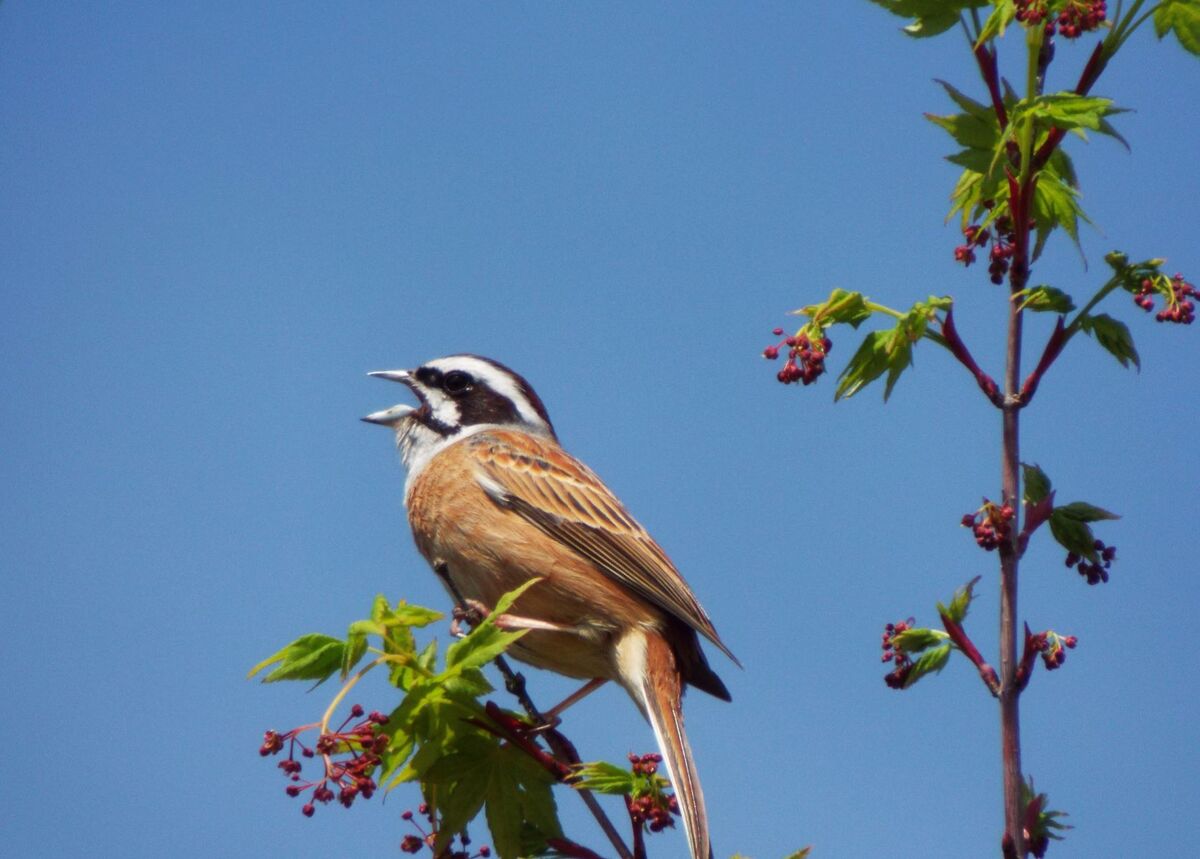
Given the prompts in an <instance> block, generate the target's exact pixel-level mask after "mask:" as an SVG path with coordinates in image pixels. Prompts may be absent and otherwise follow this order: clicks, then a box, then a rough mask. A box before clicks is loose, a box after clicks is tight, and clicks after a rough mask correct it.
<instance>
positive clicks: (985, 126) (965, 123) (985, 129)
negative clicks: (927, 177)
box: [925, 113, 1000, 158]
mask: <svg viewBox="0 0 1200 859" xmlns="http://www.w3.org/2000/svg"><path fill="white" fill-rule="evenodd" d="M925 118H926V119H928V120H929V121H930V122H932V123H933V124H934V125H936V126H938V127H939V128H941V129H943V130H944V131H945V132H946V133H947V134H949V135H950V136H951V137H953V138H954V140H955V142H956V143H958V144H959V145H960V146H965V147H967V149H971V150H982V151H984V152H987V153H988V156H989V158H990V156H991V152H992V149H993V148H994V147H995V145H996V141H997V140H999V138H1000V130H999V126H998V125H997V124H996V122H995V120H994V119H993V120H992V121H991V122H989V121H988V120H987V119H985V118H981V117H978V116H975V115H973V114H970V113H954V114H950V115H948V116H938V115H937V114H933V113H927V114H925Z"/></svg>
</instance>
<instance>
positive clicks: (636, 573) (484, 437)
mask: <svg viewBox="0 0 1200 859" xmlns="http://www.w3.org/2000/svg"><path fill="white" fill-rule="evenodd" d="M467 443H468V444H469V445H470V448H471V454H472V456H473V459H474V462H475V465H476V469H477V475H478V479H479V484H480V486H481V487H482V488H483V489H484V491H485V492H487V494H488V496H489V497H490V498H491V499H492V500H493V501H495V502H496V503H497V504H500V505H501V506H504V507H506V508H508V509H510V510H512V511H513V512H515V513H516V514H517V515H519V516H521V517H522V518H524V519H525V520H527V521H528V522H530V523H531V524H533V525H534V526H536V527H537V528H538V529H540V530H541V531H542V532H543V533H545V534H547V535H548V536H550V537H552V538H554V539H555V540H558V541H559V542H560V543H562V544H564V545H566V546H568V547H569V548H571V549H572V550H573V551H575V552H577V553H578V554H580V555H582V556H583V557H585V558H587V559H588V560H589V561H590V562H591V563H592V564H593V565H595V567H596V568H597V569H598V570H600V572H602V573H603V574H604V575H606V576H608V577H609V578H611V579H612V580H614V581H616V582H617V583H619V584H620V585H622V586H623V587H625V588H628V589H629V590H630V591H632V592H633V593H635V594H637V595H638V596H640V597H642V598H643V599H645V600H647V601H649V602H650V603H652V604H654V605H656V606H658V607H659V608H660V609H662V610H663V611H665V612H667V613H668V614H670V615H672V616H674V617H676V618H677V619H679V620H680V621H682V622H683V623H685V624H686V625H687V626H690V627H691V628H692V629H694V630H696V631H697V632H698V633H700V634H701V635H703V636H704V637H705V638H707V639H708V640H709V641H711V642H712V643H713V644H715V645H716V646H717V647H718V648H720V649H721V651H722V652H723V653H724V654H725V655H726V656H728V657H729V658H730V659H732V660H733V661H734V662H735V663H736V662H737V658H736V657H734V655H733V654H732V653H731V652H730V651H729V648H727V647H726V646H725V643H724V642H722V641H721V638H720V636H718V635H717V631H716V628H715V627H714V626H713V623H712V621H711V620H709V617H708V615H707V614H706V613H705V611H704V609H703V608H702V607H701V606H700V603H699V601H698V600H697V599H696V597H695V595H694V594H693V593H692V591H691V588H689V587H688V585H687V583H686V582H685V581H684V580H683V576H681V575H680V574H679V571H678V570H677V569H675V565H674V564H673V563H671V560H670V558H668V557H667V554H666V553H665V552H664V551H663V550H662V548H661V547H659V545H658V544H657V543H656V542H654V540H653V538H651V536H650V535H649V534H648V533H647V532H646V529H645V528H643V527H642V526H641V525H640V524H639V523H638V522H637V521H636V520H635V519H634V518H633V517H632V516H630V515H629V513H628V512H627V511H626V510H625V507H624V506H623V505H622V504H621V502H620V501H619V500H618V499H617V497H616V496H615V495H613V493H612V492H611V491H610V490H609V489H608V487H607V486H605V485H604V483H603V482H601V480H600V478H598V477H597V476H596V475H595V474H594V473H593V472H592V471H591V469H589V468H588V467H587V466H585V465H584V464H583V463H581V462H579V460H577V459H575V458H574V457H572V456H570V455H569V454H567V453H566V452H565V451H563V450H562V448H560V447H558V446H557V445H551V443H550V442H547V441H546V440H544V439H538V438H534V437H532V436H530V435H528V434H525V433H514V432H509V431H504V430H497V431H493V432H487V433H480V434H478V435H476V436H472V437H471V438H470V439H468V440H467ZM738 664H740V663H738Z"/></svg>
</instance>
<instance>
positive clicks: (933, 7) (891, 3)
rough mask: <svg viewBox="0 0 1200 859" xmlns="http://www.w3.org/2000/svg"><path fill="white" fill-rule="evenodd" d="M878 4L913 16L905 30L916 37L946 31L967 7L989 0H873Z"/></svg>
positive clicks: (899, 14)
mask: <svg viewBox="0 0 1200 859" xmlns="http://www.w3.org/2000/svg"><path fill="white" fill-rule="evenodd" d="M871 2H873V3H875V4H876V5H877V6H882V7H883V8H884V9H886V10H888V11H889V12H891V13H892V14H893V15H898V16H900V17H901V18H911V19H913V21H912V23H910V24H908V25H907V26H906V27H904V32H905V33H907V34H908V35H910V36H913V37H914V38H926V37H929V36H936V35H938V34H939V33H944V32H946V31H947V30H949V29H950V28H951V27H953V26H954V25H955V24H957V23H958V19H959V16H960V15H961V14H962V12H963V10H965V9H977V8H979V7H981V6H986V5H987V3H988V0H871Z"/></svg>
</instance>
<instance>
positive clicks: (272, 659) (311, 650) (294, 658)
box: [246, 633, 346, 683]
mask: <svg viewBox="0 0 1200 859" xmlns="http://www.w3.org/2000/svg"><path fill="white" fill-rule="evenodd" d="M345 647H346V645H345V643H344V642H342V641H341V640H340V639H337V638H333V637H332V636H329V635H322V634H320V633H311V634H309V635H302V636H300V637H299V638H297V639H296V640H295V641H293V642H292V643H291V644H288V645H287V646H285V647H283V648H282V649H280V650H279V651H278V652H276V653H275V654H273V655H272V656H269V657H267V658H266V659H264V660H263V661H262V662H260V663H258V664H257V665H255V666H254V667H253V668H251V669H250V673H249V674H247V675H246V677H247V679H248V678H250V677H253V676H254V675H255V674H257V673H259V672H260V671H262V670H263V669H265V668H267V667H269V666H271V665H275V663H279V666H278V667H277V668H276V669H275V670H274V671H272V672H271V673H270V674H268V675H267V676H266V677H264V678H263V682H264V683H275V682H277V681H279V680H316V681H318V682H324V681H325V680H328V679H329V678H330V677H331V676H332V675H333V674H334V673H336V672H337V671H338V669H340V668H341V667H342V661H343V656H344V650H345Z"/></svg>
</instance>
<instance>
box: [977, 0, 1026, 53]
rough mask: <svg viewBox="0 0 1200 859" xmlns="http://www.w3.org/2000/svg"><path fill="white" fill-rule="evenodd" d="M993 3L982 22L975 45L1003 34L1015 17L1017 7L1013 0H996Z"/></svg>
mask: <svg viewBox="0 0 1200 859" xmlns="http://www.w3.org/2000/svg"><path fill="white" fill-rule="evenodd" d="M993 5H994V8H993V9H992V12H991V14H990V15H988V17H987V20H986V21H984V22H983V28H982V29H981V30H980V31H979V40H978V41H977V42H976V43H975V44H976V45H977V46H978V45H982V44H985V43H986V42H988V41H989V40H991V39H995V38H997V37H999V36H1003V35H1004V31H1005V30H1006V29H1007V28H1008V25H1009V24H1011V23H1012V21H1013V18H1015V17H1016V14H1017V8H1016V4H1015V3H1013V0H998V2H996V3H994V4H993Z"/></svg>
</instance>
